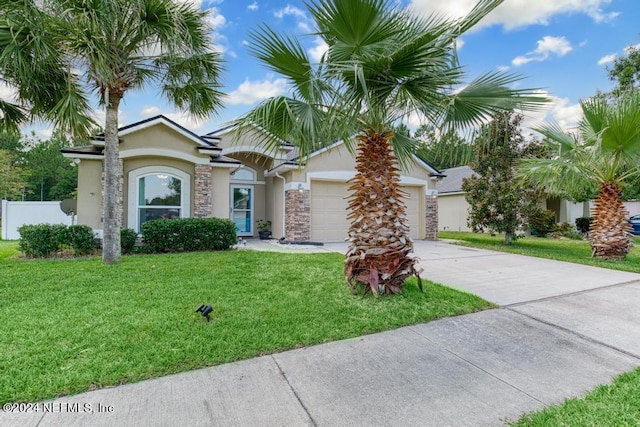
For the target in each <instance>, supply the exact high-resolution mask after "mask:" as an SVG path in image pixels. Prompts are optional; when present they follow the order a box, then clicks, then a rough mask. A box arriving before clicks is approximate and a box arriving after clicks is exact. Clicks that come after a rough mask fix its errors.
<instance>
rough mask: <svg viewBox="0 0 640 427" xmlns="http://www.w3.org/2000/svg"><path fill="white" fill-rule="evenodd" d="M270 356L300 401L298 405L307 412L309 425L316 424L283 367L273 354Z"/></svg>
mask: <svg viewBox="0 0 640 427" xmlns="http://www.w3.org/2000/svg"><path fill="white" fill-rule="evenodd" d="M270 357H271V360H273V363H275V364H276V366H277V367H278V370H279V371H280V375H282V378H284V380H285V381H286V383H287V385H288V386H289V389H290V390H291V392H292V393H293V395H294V396H295V397H296V399H297V400H298V403H300V406H302V409H303V410H304V412H305V413H306V414H307V417H309V420H310V421H311V425H312V426H317V425H318V423H316V420H314V419H313V416H312V415H311V413H310V412H309V408H307V406H306V405H305V404H304V402H302V399H301V398H300V396H298V393H297V392H296V390H295V389H294V388H293V385H291V383H290V382H289V378H287V374H286V373H285V372H284V369H282V367H281V366H280V364H279V363H278V361H277V360H276V358H275V357H274V356H273V355H271V356H270Z"/></svg>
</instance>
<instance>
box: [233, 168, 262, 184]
mask: <svg viewBox="0 0 640 427" xmlns="http://www.w3.org/2000/svg"><path fill="white" fill-rule="evenodd" d="M256 176H257V174H256V171H255V170H253V169H251V168H250V167H247V166H242V167H240V169H238V170H236V171H235V172H234V173H233V174H232V175H231V179H232V180H234V181H255V180H256Z"/></svg>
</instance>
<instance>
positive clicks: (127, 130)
mask: <svg viewBox="0 0 640 427" xmlns="http://www.w3.org/2000/svg"><path fill="white" fill-rule="evenodd" d="M157 125H164V126H167V127H168V128H170V129H172V130H174V131H175V132H177V133H179V134H181V135H182V136H184V137H186V138H187V139H188V140H190V141H192V142H194V143H195V144H196V145H198V146H199V147H205V148H208V147H212V146H213V144H212V143H210V142H208V141H207V140H205V139H204V138H202V137H200V136H198V135H197V134H195V133H193V132H191V131H190V130H189V129H187V128H185V127H184V126H181V125H179V124H178V123H176V122H174V121H173V120H171V119H169V118H168V117H165V116H163V115H159V116H155V117H150V118H148V119H145V120H141V121H139V122H135V123H131V124H129V125H126V126H122V127H120V128H119V129H118V136H119V137H123V136H126V135H129V134H131V133H134V132H137V131H140V130H143V129H147V128H150V127H152V126H157ZM91 142H92V143H93V144H94V145H104V133H101V134H99V135H97V136H95V137H94V138H93V139H92V140H91Z"/></svg>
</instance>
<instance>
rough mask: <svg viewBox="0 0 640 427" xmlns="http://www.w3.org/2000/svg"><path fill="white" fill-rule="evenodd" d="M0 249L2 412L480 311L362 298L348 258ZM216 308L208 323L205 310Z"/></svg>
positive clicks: (475, 301)
mask: <svg viewBox="0 0 640 427" xmlns="http://www.w3.org/2000/svg"><path fill="white" fill-rule="evenodd" d="M16 254H17V243H15V242H2V241H0V403H5V402H21V401H25V402H27V401H28V402H33V401H36V400H41V399H47V398H52V397H54V396H58V395H63V394H73V393H78V392H83V391H86V390H90V389H94V388H99V387H105V386H111V385H116V384H121V383H126V382H134V381H140V380H143V379H146V378H152V377H158V376H161V375H166V374H170V373H175V372H180V371H187V370H191V369H195V368H200V367H205V366H211V365H216V364H221V363H226V362H231V361H234V360H239V359H246V358H250V357H254V356H258V355H262V354H268V353H273V352H278V351H283V350H287V349H292V348H297V347H302V346H308V345H311V344H317V343H322V342H326V341H332V340H339V339H344V338H349V337H356V336H359V335H363V334H368V333H373V332H378V331H383V330H388V329H392V328H397V327H399V326H403V325H410V324H415V323H418V322H426V321H429V320H432V319H436V318H439V317H445V316H453V315H458V314H463V313H469V312H474V311H478V310H483V309H486V308H488V307H490V304H489V303H487V302H486V301H484V300H482V299H480V298H478V297H475V296H473V295H470V294H465V293H462V292H458V291H455V290H452V289H449V288H446V287H443V286H439V285H436V284H433V283H425V292H424V293H421V292H420V291H419V290H418V289H417V284H416V283H415V281H411V282H409V284H408V286H407V288H406V291H405V293H404V294H403V295H401V296H398V297H392V298H372V297H367V298H362V297H360V296H354V295H352V294H351V293H350V292H349V291H348V289H347V287H346V285H345V284H344V276H343V274H342V269H343V266H344V262H343V257H342V256H341V255H340V254H331V253H327V254H283V253H271V252H253V251H226V252H216V253H185V254H166V255H137V256H128V257H123V261H122V263H121V264H119V265H115V266H109V267H105V266H103V265H102V264H101V260H100V259H96V258H85V259H64V260H26V259H20V258H16V257H15V255H16ZM202 303H210V304H212V305H213V308H214V312H213V313H212V314H213V318H212V321H211V323H209V324H207V322H206V320H205V319H204V318H203V317H201V316H200V315H199V314H198V313H194V310H195V308H196V307H198V306H199V305H200V304H202Z"/></svg>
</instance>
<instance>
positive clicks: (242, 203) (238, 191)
mask: <svg viewBox="0 0 640 427" xmlns="http://www.w3.org/2000/svg"><path fill="white" fill-rule="evenodd" d="M231 220H232V221H233V222H234V223H235V224H236V232H237V233H238V235H239V236H252V235H253V187H251V186H232V187H231Z"/></svg>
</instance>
